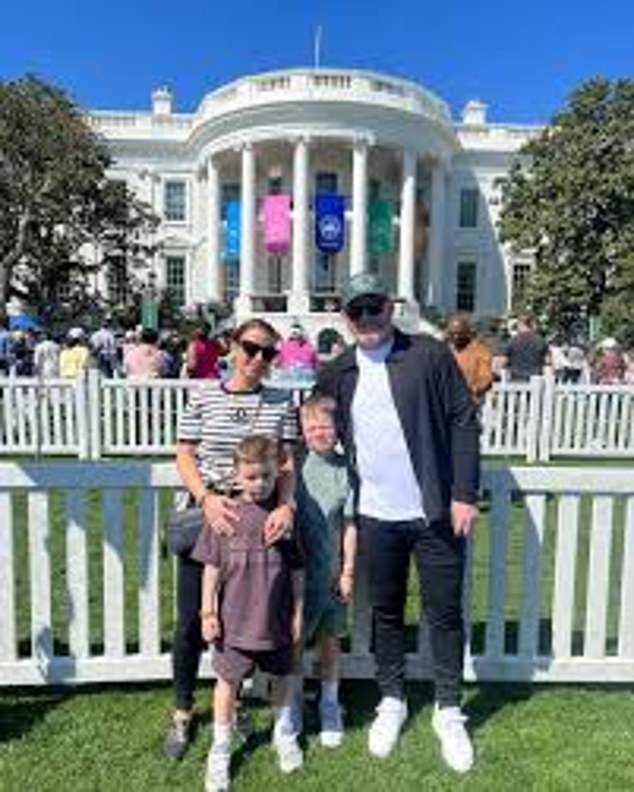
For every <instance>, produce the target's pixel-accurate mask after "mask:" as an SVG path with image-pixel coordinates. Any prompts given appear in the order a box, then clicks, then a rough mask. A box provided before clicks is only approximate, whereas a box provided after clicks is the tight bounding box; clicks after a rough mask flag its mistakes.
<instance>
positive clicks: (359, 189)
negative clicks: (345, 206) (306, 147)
mask: <svg viewBox="0 0 634 792" xmlns="http://www.w3.org/2000/svg"><path fill="white" fill-rule="evenodd" d="M367 214H368V145H367V143H366V142H365V141H355V143H354V146H353V149H352V234H351V237H350V275H356V274H357V273H359V272H365V270H366V260H367V239H366V236H367Z"/></svg>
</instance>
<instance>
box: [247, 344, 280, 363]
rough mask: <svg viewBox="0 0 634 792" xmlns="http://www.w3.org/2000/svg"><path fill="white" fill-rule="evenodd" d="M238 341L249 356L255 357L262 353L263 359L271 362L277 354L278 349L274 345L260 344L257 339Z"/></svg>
mask: <svg viewBox="0 0 634 792" xmlns="http://www.w3.org/2000/svg"><path fill="white" fill-rule="evenodd" d="M238 343H239V344H240V346H241V347H242V349H243V350H244V352H245V354H246V355H247V357H249V358H254V357H257V356H258V355H260V354H261V355H262V360H264V361H266V362H267V363H270V362H271V361H272V360H273V358H274V357H275V356H276V355H277V349H276V348H275V347H274V346H260V344H256V343H255V341H247V340H246V339H245V340H244V341H239V342H238Z"/></svg>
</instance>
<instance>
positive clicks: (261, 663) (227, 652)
mask: <svg viewBox="0 0 634 792" xmlns="http://www.w3.org/2000/svg"><path fill="white" fill-rule="evenodd" d="M212 667H213V669H214V671H215V672H216V674H217V675H218V676H219V677H221V678H222V679H224V681H225V682H229V683H230V684H232V685H233V684H237V683H238V682H242V680H243V679H246V677H248V676H251V675H252V674H253V672H254V671H255V669H256V668H258V669H259V670H260V671H263V672H264V673H265V674H272V675H273V676H286V675H287V674H290V673H291V672H292V670H293V645H292V644H288V645H287V646H281V647H279V649H271V650H270V651H256V652H251V651H249V650H247V649H238V648H237V647H235V646H225V645H222V646H216V647H215V648H214V656H213V661H212Z"/></svg>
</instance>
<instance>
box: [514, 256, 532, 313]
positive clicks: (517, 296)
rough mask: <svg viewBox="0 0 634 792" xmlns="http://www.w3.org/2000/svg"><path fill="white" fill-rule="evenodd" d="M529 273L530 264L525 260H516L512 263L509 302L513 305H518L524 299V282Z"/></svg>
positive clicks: (525, 282)
mask: <svg viewBox="0 0 634 792" xmlns="http://www.w3.org/2000/svg"><path fill="white" fill-rule="evenodd" d="M530 274H531V265H530V264H528V263H527V262H525V261H522V262H520V261H516V262H515V263H514V264H513V281H512V293H511V302H512V304H513V307H515V306H517V305H519V304H520V303H521V302H522V300H523V299H524V294H525V292H526V284H527V283H528V279H529V278H530Z"/></svg>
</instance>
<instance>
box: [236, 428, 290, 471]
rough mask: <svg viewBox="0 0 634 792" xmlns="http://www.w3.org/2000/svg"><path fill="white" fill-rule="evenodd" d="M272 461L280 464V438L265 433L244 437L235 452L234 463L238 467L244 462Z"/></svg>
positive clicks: (260, 462) (261, 462) (259, 462)
mask: <svg viewBox="0 0 634 792" xmlns="http://www.w3.org/2000/svg"><path fill="white" fill-rule="evenodd" d="M270 461H274V462H275V463H276V464H279V462H280V445H279V442H278V440H276V439H274V438H272V437H266V436H265V435H249V437H243V438H242V440H240V442H239V443H238V447H237V448H236V450H235V451H234V452H233V464H234V467H236V468H237V467H238V465H239V464H241V463H243V462H246V463H247V464H263V463H265V462H270Z"/></svg>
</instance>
